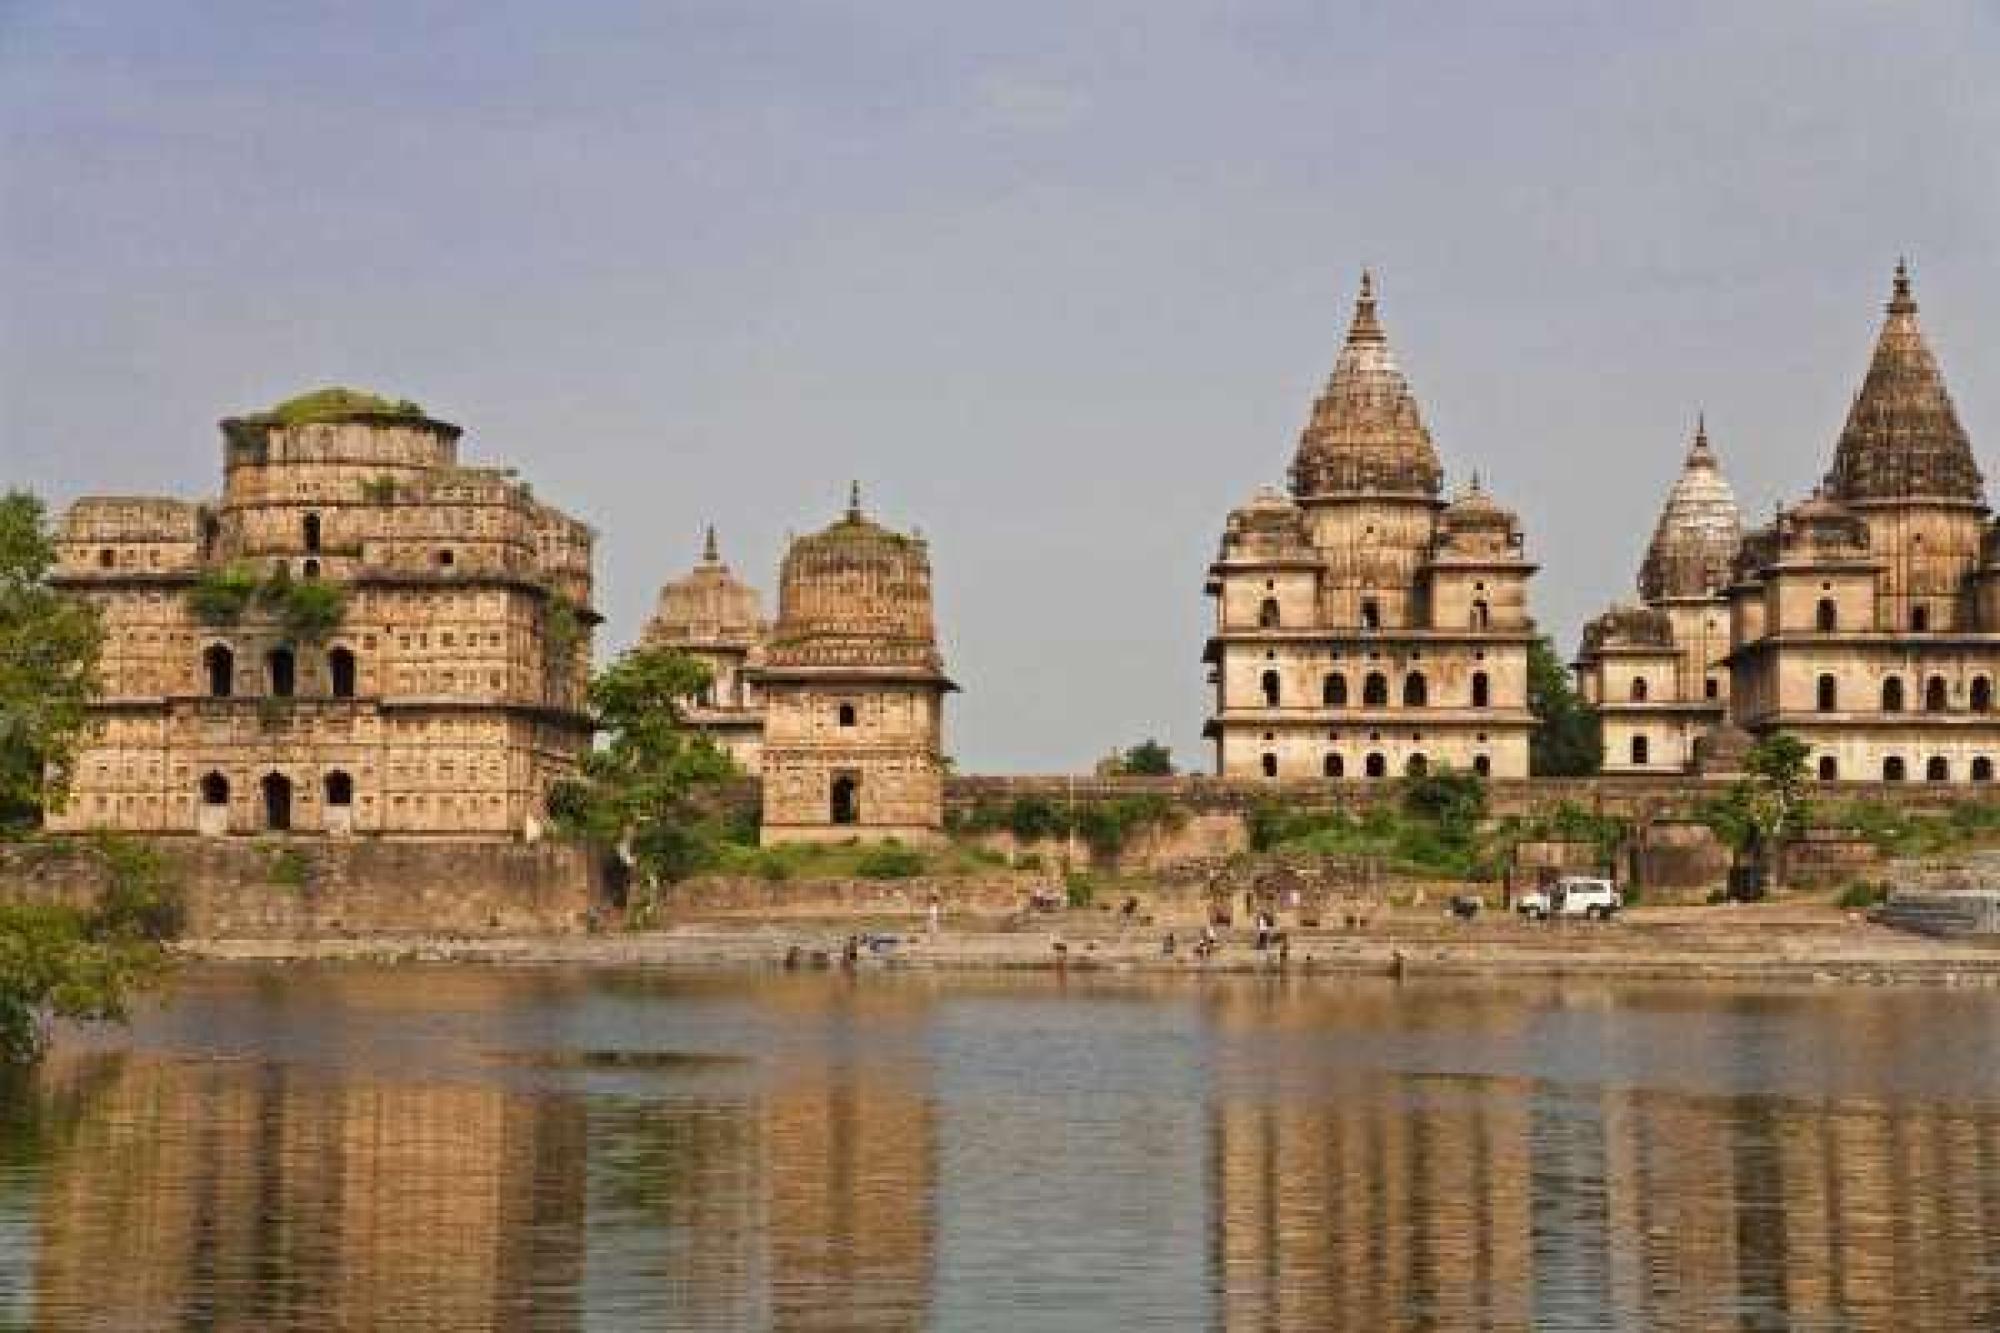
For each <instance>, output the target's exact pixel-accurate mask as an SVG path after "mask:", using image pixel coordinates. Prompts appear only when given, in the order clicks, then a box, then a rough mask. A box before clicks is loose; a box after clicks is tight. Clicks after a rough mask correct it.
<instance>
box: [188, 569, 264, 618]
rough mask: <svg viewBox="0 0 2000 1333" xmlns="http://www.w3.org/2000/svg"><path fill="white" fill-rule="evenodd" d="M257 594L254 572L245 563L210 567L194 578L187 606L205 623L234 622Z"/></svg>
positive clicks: (241, 615) (240, 616)
mask: <svg viewBox="0 0 2000 1333" xmlns="http://www.w3.org/2000/svg"><path fill="white" fill-rule="evenodd" d="M256 596H257V574H256V571H254V570H252V569H251V568H249V567H248V566H247V565H238V564H231V565H225V566H223V567H222V568H221V569H211V570H209V571H207V572H206V573H204V574H203V575H202V576H201V577H200V578H199V579H197V580H196V581H195V585H194V587H193V589H192V590H190V591H189V593H188V605H189V607H190V608H191V609H192V610H193V611H194V614H195V618H196V619H197V620H199V621H201V623H202V624H204V625H212V626H224V625H234V624H235V623H236V622H237V621H238V620H241V619H242V618H243V613H244V612H245V611H246V610H248V609H249V607H250V603H251V602H252V601H253V600H255V598H256Z"/></svg>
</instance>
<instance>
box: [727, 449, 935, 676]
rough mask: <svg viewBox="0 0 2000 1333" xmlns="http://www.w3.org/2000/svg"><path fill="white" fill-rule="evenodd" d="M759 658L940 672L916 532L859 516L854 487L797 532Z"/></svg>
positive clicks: (923, 552) (924, 554) (924, 552)
mask: <svg viewBox="0 0 2000 1333" xmlns="http://www.w3.org/2000/svg"><path fill="white" fill-rule="evenodd" d="M766 659H767V661H768V663H769V664H770V665H771V666H772V667H785V666H795V667H796V666H899V667H908V668H914V669H918V670H921V671H925V672H929V673H937V672H940V671H941V670H942V663H941V661H940V659H939V657H938V652H937V634H936V629H935V627H934V624H933V621H932V617H931V566H930V555H929V549H928V548H927V547H926V545H925V544H924V541H923V539H922V538H921V537H913V536H905V535H904V534H902V533H900V532H892V531H890V530H889V529H888V528H885V527H883V526H882V525H881V524H879V523H876V522H874V521H873V520H872V519H869V518H867V517H865V516H864V515H863V514H862V512H861V499H860V494H859V490H858V488H857V491H856V493H855V495H854V496H853V498H852V499H851V500H850V501H849V504H848V509H847V513H846V514H845V515H843V516H842V517H841V518H840V520H839V521H838V522H836V523H834V524H833V525H831V526H830V527H827V528H823V529H821V530H820V531H818V532H815V533H812V534H810V535H808V536H804V537H800V538H798V539H797V540H796V541H794V542H793V543H792V546H791V549H790V550H789V551H787V552H786V553H785V559H784V564H783V566H782V567H781V568H780V570H779V574H778V623H777V626H776V627H775V629H774V630H773V631H772V634H771V643H770V648H769V650H768V652H767V654H766Z"/></svg>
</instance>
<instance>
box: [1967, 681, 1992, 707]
mask: <svg viewBox="0 0 2000 1333" xmlns="http://www.w3.org/2000/svg"><path fill="white" fill-rule="evenodd" d="M1972 711H1973V712H1975V713H1990V712H1992V711H1993V682H1992V681H1991V680H1989V679H1988V678H1987V677H1985V676H1974V677H1973V678H1972Z"/></svg>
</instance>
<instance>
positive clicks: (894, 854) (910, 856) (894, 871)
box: [854, 839, 924, 879]
mask: <svg viewBox="0 0 2000 1333" xmlns="http://www.w3.org/2000/svg"><path fill="white" fill-rule="evenodd" d="M923 872H924V854H923V853H922V852H920V851H918V850H917V849H916V848H914V847H905V846H904V845H903V844H902V843H900V842H897V841H895V840H894V839H891V840H889V841H888V842H885V843H882V844H880V845H879V846H875V847H870V848H869V849H868V850H867V851H866V852H864V853H862V855H861V859H860V860H859V861H858V862H856V863H855V867H854V873H855V874H857V875H859V876H861V878H863V879H912V878H914V877H916V876H918V875H921V874H922V873H923Z"/></svg>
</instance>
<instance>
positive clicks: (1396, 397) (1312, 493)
mask: <svg viewBox="0 0 2000 1333" xmlns="http://www.w3.org/2000/svg"><path fill="white" fill-rule="evenodd" d="M1443 479H1444V473H1443V469H1442V468H1440V467H1439V465H1438V457H1437V450H1436V448H1435V447H1434V446H1433V445H1432V444H1431V436H1430V432H1429V431H1428V430H1426V429H1425V427H1424V422H1423V416H1422V414H1421V413H1420V412H1419V411H1418V410H1417V400H1416V398H1415V397H1414V396H1413V395H1412V394H1411V392H1410V386H1409V383H1408V381H1406V380H1405V379H1404V378H1403V372H1402V370H1401V368H1400V367H1398V366H1397V364H1396V357H1395V353H1393V352H1392V351H1390V349H1389V340H1388V337H1387V336H1386V335H1385V334H1384V333H1383V332H1382V325H1381V323H1380V322H1379V321H1378V320H1377V318H1376V315H1375V284H1374V281H1373V279H1372V278H1371V277H1370V276H1369V275H1368V274H1367V273H1363V274H1362V275H1361V295H1360V296H1359V298H1357V299H1356V301H1355V303H1354V321H1353V323H1352V324H1351V325H1350V326H1349V328H1348V331H1347V342H1346V345H1345V346H1343V347H1342V348H1341V350H1340V356H1339V358H1338V359H1337V360H1335V362H1334V365H1333V374H1332V376H1331V377H1330V378H1329V379H1328V380H1327V384H1326V388H1325V390H1324V391H1323V392H1322V393H1321V394H1320V396H1319V398H1318V400H1317V401H1316V402H1314V403H1313V409H1312V418H1311V420H1309V421H1308V422H1307V423H1306V428H1305V431H1304V433H1303V434H1302V435H1301V436H1300V438H1299V449H1298V454H1297V456H1296V457H1295V458H1294V459H1293V461H1292V493H1293V494H1294V495H1296V496H1298V497H1299V498H1300V499H1302V500H1304V499H1313V498H1317V497H1321V496H1333V495H1363V494H1384V493H1387V494H1402V495H1409V496H1413V497H1418V498H1423V499H1430V498H1433V497H1435V496H1436V495H1437V493H1438V487H1439V486H1440V485H1441V484H1442V482H1443Z"/></svg>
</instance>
